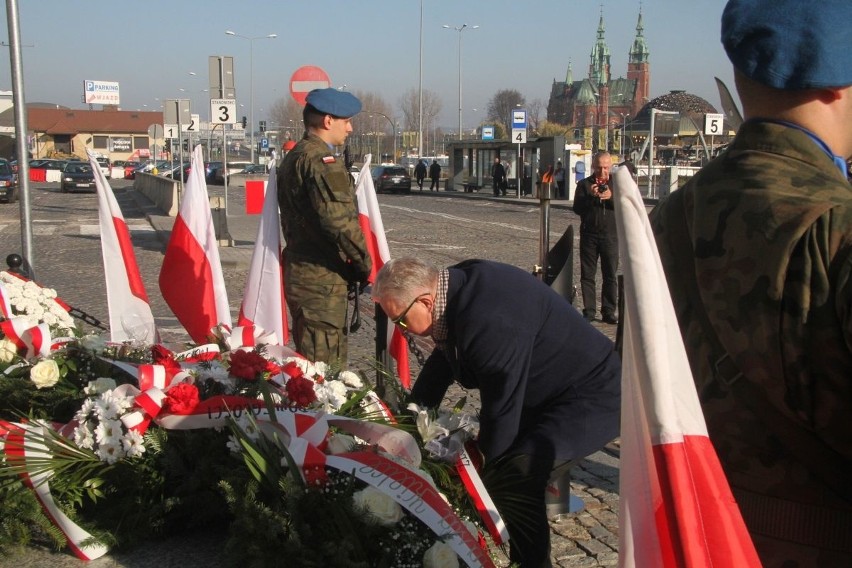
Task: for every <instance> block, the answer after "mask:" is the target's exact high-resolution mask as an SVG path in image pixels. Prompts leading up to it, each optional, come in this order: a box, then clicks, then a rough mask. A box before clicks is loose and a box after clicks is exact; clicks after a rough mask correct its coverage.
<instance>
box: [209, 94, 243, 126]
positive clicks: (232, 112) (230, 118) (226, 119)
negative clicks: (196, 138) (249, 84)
mask: <svg viewBox="0 0 852 568" xmlns="http://www.w3.org/2000/svg"><path fill="white" fill-rule="evenodd" d="M210 117H211V119H210V122H212V123H213V124H236V123H237V122H239V121H238V120H237V100H236V99H210Z"/></svg>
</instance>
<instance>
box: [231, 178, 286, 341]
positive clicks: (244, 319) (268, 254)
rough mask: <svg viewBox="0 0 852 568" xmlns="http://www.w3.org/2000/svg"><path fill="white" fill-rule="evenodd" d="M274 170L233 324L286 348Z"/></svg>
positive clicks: (269, 181)
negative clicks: (270, 336) (252, 328)
mask: <svg viewBox="0 0 852 568" xmlns="http://www.w3.org/2000/svg"><path fill="white" fill-rule="evenodd" d="M275 176H276V172H275V168H272V169H271V170H269V179H268V180H267V182H266V196H265V197H264V199H263V210H262V211H261V214H260V224H259V225H258V227H257V238H256V239H255V243H254V251H253V252H252V255H251V266H250V267H249V273H248V278H247V279H246V288H245V290H246V292H245V296H244V297H243V303H242V306H240V316H239V318H238V320H237V325H240V326H252V325H254V326H257V327H259V328H260V329H262V330H263V331H265V332H272V333H274V334H275V337H276V340H277V341H276V343H277V344H278V345H287V341H288V340H289V338H290V337H289V333H288V329H287V303H286V302H285V300H284V271H283V266H282V265H281V229H280V226H279V219H278V189H277V188H278V184H277V182H276V177H275Z"/></svg>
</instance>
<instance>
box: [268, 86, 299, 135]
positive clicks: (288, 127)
mask: <svg viewBox="0 0 852 568" xmlns="http://www.w3.org/2000/svg"><path fill="white" fill-rule="evenodd" d="M269 118H270V120H271V121H272V123H273V124H271V125H270V129H274V130H278V131H279V138H280V139H281V140H282V141H286V140H298V139H299V138H301V137H302V133H303V132H304V131H305V127H304V124H302V107H301V105H299V103H297V102H296V101H295V100H293V97H289V96H288V97H281V98H280V99H278V100H276V101H275V102H274V103H272V108H271V109H270V111H269Z"/></svg>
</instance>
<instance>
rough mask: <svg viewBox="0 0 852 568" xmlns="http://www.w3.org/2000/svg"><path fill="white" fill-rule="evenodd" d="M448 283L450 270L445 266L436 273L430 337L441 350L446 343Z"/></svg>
mask: <svg viewBox="0 0 852 568" xmlns="http://www.w3.org/2000/svg"><path fill="white" fill-rule="evenodd" d="M449 285H450V271H449V270H447V269H446V268H445V269H444V270H442V271H440V272H439V273H438V289H437V290H436V291H435V306H434V308H432V339H433V340H435V347H437V348H438V349H441V350H442V351H443V350H444V348H445V347H446V344H447V333H448V331H449V327H448V325H447V317H446V316H447V314H446V312H447V288H448V287H449Z"/></svg>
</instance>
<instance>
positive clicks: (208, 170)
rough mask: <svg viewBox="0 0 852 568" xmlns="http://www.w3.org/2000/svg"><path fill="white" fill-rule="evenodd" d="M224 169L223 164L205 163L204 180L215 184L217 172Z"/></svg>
mask: <svg viewBox="0 0 852 568" xmlns="http://www.w3.org/2000/svg"><path fill="white" fill-rule="evenodd" d="M221 167H222V162H204V179H205V180H206V181H207V183H213V182H214V181H215V180H214V177H213V176H214V174H215V173H216V170H218V169H219V168H221Z"/></svg>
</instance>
